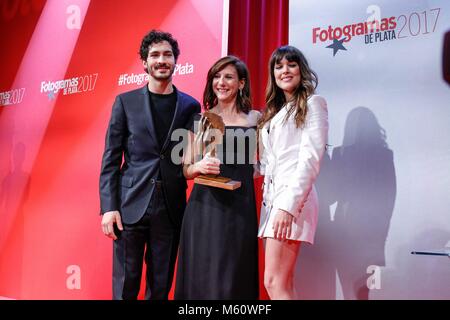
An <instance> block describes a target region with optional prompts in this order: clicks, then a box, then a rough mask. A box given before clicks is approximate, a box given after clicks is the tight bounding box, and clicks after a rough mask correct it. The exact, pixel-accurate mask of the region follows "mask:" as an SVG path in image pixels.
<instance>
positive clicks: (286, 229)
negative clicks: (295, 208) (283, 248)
mask: <svg viewBox="0 0 450 320" xmlns="http://www.w3.org/2000/svg"><path fill="white" fill-rule="evenodd" d="M293 219H294V216H293V215H291V214H290V213H289V212H287V211H284V210H281V209H278V211H277V213H276V214H275V218H274V219H273V226H272V228H273V235H274V237H275V239H278V240H286V239H287V238H288V237H290V236H291V230H292V220H293Z"/></svg>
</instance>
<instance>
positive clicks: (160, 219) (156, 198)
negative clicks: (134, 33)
mask: <svg viewBox="0 0 450 320" xmlns="http://www.w3.org/2000/svg"><path fill="white" fill-rule="evenodd" d="M179 53H180V51H179V49H178V43H177V41H176V40H175V39H173V38H172V35H171V34H169V33H165V32H161V31H156V30H152V31H150V32H149V33H148V34H147V35H146V36H145V37H144V38H143V40H142V44H141V48H140V56H141V59H142V61H143V65H144V68H145V71H146V72H147V73H148V74H149V82H148V84H147V85H146V86H145V87H143V88H140V89H137V90H133V91H129V92H125V93H122V94H120V95H118V96H117V97H116V100H115V102H114V105H113V108H112V113H111V119H110V122H109V127H108V131H107V133H106V141H105V151H104V154H103V161H102V168H101V174H100V201H101V212H102V215H103V217H102V230H103V233H104V234H105V235H106V236H108V237H110V238H112V239H114V261H113V299H136V298H137V295H138V293H139V287H140V281H141V274H142V262H143V260H145V262H146V266H147V273H146V293H145V299H158V300H159V299H167V297H168V293H169V290H170V287H171V284H172V278H173V271H174V264H175V259H176V254H177V249H178V242H179V230H180V226H181V221H182V217H183V212H184V208H185V205H186V181H185V178H184V176H183V172H182V167H181V165H179V164H176V163H179V161H178V162H177V161H175V162H174V161H173V159H172V157H171V153H172V149H173V148H174V146H175V145H176V144H177V141H172V140H171V134H172V132H173V131H174V130H176V129H180V128H186V127H187V126H188V122H189V120H190V119H191V116H192V115H193V114H194V113H198V112H200V104H199V103H198V101H196V100H195V99H194V98H192V97H190V96H189V95H187V94H185V93H183V92H181V91H178V90H177V89H176V88H175V86H173V84H172V74H173V71H174V69H175V64H176V61H177V58H178V55H179Z"/></svg>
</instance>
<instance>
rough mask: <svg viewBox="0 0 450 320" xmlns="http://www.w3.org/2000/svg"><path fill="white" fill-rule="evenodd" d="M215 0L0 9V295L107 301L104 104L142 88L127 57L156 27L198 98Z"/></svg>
mask: <svg viewBox="0 0 450 320" xmlns="http://www.w3.org/2000/svg"><path fill="white" fill-rule="evenodd" d="M221 3H222V1H215V2H211V1H207V0H197V1H187V0H180V1H175V0H152V1H151V2H150V1H147V0H133V1H126V2H124V1H121V0H114V1H111V0H110V1H99V0H95V1H94V0H93V1H89V0H70V1H68V0H48V1H36V2H33V1H29V0H17V1H6V0H2V1H0V14H1V15H0V29H1V34H2V40H3V46H2V47H3V50H1V51H0V55H1V59H0V68H1V70H2V77H1V81H0V94H1V97H2V100H1V104H2V106H0V112H1V113H0V150H1V153H0V183H1V187H0V188H1V189H0V215H1V221H2V223H1V224H0V254H1V259H0V296H4V297H10V298H16V299H110V297H111V272H112V268H111V261H112V248H111V240H110V239H108V238H106V237H105V236H104V235H103V234H102V233H101V229H100V216H99V215H98V213H99V196H98V177H99V171H100V164H101V155H102V152H103V146H104V137H105V132H106V127H107V124H108V120H109V116H110V112H111V106H112V103H113V100H114V97H115V96H116V95H117V94H118V93H120V92H124V91H127V90H131V89H134V88H137V87H139V86H143V85H144V84H145V81H143V82H142V83H131V82H133V80H135V81H134V82H136V81H138V82H139V80H142V79H140V78H139V77H138V76H137V75H139V74H141V73H143V72H144V71H143V68H142V64H141V62H140V61H139V56H138V54H137V52H138V49H139V45H140V41H141V39H142V37H143V36H144V35H145V33H147V32H148V31H149V30H150V29H152V28H158V29H162V30H167V31H170V32H172V33H173V34H174V36H175V37H176V38H177V39H178V40H179V43H180V48H181V55H180V58H179V61H178V64H179V65H180V68H179V69H178V71H176V75H175V76H174V83H175V84H176V85H177V87H178V88H179V89H181V90H183V91H186V92H189V93H190V94H191V95H193V96H195V97H196V98H197V99H200V98H201V94H202V91H203V85H204V78H205V75H206V72H207V70H208V68H209V66H210V65H211V64H212V63H213V62H214V61H215V60H217V59H218V58H219V57H220V55H221V45H222V5H221ZM186 21H189V23H186ZM125 74H126V76H125ZM132 74H134V75H135V78H134V79H133V77H130V75H132ZM121 75H122V76H121ZM59 80H67V81H66V85H69V87H66V88H65V89H60V90H56V89H55V86H58V85H61V84H60V83H59ZM127 81H128V82H130V83H128V84H127ZM121 82H122V83H121ZM52 86H53V88H52ZM18 96H19V98H18Z"/></svg>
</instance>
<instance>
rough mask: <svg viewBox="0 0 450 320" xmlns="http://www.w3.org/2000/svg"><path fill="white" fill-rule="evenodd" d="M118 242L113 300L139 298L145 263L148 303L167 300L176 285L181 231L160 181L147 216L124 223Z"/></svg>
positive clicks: (116, 244) (114, 264) (115, 243)
mask: <svg viewBox="0 0 450 320" xmlns="http://www.w3.org/2000/svg"><path fill="white" fill-rule="evenodd" d="M123 228H124V230H123V231H122V232H121V234H120V237H119V238H118V239H117V240H115V241H114V257H113V299H114V300H135V299H137V296H138V293H139V288H140V283H141V275H142V265H143V261H145V263H146V266H147V272H146V289H145V300H167V299H168V294H169V291H170V287H171V285H172V280H173V273H174V266H175V260H176V256H177V250H178V243H179V237H180V230H179V229H178V228H175V227H174V226H173V224H172V223H171V221H170V219H169V213H168V210H167V206H166V202H165V199H164V192H163V189H162V187H161V184H160V183H159V182H158V183H157V185H156V188H155V191H154V193H153V196H152V200H151V201H150V205H149V207H148V209H147V211H146V213H145V214H144V216H143V217H142V218H141V219H140V220H139V221H138V222H137V223H134V224H124V225H123Z"/></svg>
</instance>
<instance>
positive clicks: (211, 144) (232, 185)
mask: <svg viewBox="0 0 450 320" xmlns="http://www.w3.org/2000/svg"><path fill="white" fill-rule="evenodd" d="M224 133H225V123H224V122H223V120H222V117H221V116H219V115H218V114H215V113H213V112H209V111H206V112H204V113H203V116H202V118H201V119H200V126H199V129H198V132H197V134H196V136H195V140H194V145H195V149H196V154H201V155H204V154H205V155H206V156H210V157H215V156H216V153H217V152H216V147H217V145H218V144H219V143H220V142H221V140H222V137H223V135H224ZM204 150H208V152H206V153H205V152H204ZM194 183H197V184H203V185H206V186H210V187H216V188H221V189H226V190H235V189H237V188H239V187H240V186H241V182H240V181H235V180H231V179H230V178H226V177H221V176H219V175H213V174H207V175H205V174H201V175H199V176H197V177H196V178H195V179H194Z"/></svg>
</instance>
